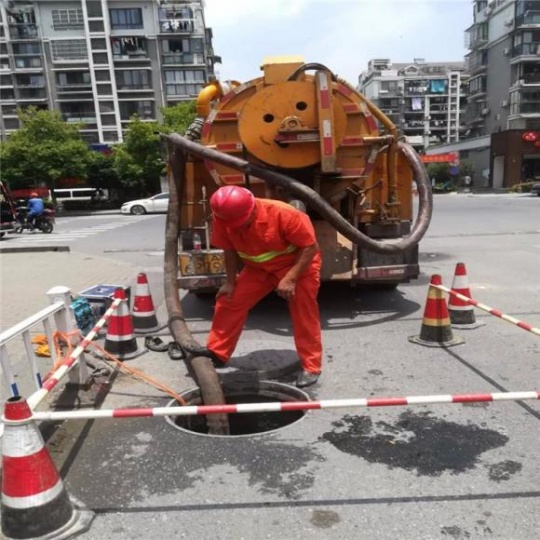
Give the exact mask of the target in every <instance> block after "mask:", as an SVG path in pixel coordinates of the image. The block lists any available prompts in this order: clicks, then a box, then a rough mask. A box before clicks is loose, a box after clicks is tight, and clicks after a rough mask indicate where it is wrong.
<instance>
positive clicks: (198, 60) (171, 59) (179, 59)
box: [162, 53, 204, 66]
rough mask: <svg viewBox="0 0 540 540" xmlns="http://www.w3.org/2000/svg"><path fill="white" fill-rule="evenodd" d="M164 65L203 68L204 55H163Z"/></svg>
mask: <svg viewBox="0 0 540 540" xmlns="http://www.w3.org/2000/svg"><path fill="white" fill-rule="evenodd" d="M162 61H163V64H164V65H169V66H170V65H179V66H186V65H191V66H204V55H203V54H200V53H163V55H162Z"/></svg>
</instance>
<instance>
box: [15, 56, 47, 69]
mask: <svg viewBox="0 0 540 540" xmlns="http://www.w3.org/2000/svg"><path fill="white" fill-rule="evenodd" d="M39 67H41V58H40V57H39V56H35V57H34V58H15V68H17V69H24V68H39Z"/></svg>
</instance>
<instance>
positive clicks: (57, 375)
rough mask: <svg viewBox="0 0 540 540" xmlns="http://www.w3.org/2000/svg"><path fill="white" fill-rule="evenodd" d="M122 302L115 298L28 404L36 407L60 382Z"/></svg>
mask: <svg viewBox="0 0 540 540" xmlns="http://www.w3.org/2000/svg"><path fill="white" fill-rule="evenodd" d="M120 302H122V299H120V298H117V299H115V300H114V301H113V302H112V304H111V306H110V307H109V309H108V310H107V311H106V312H105V313H104V314H103V315H102V317H101V319H99V321H98V322H97V323H96V325H95V326H94V328H92V330H90V332H88V334H87V335H86V336H85V337H84V339H83V340H82V341H81V342H80V343H79V345H77V347H76V348H75V350H74V351H73V352H72V353H71V354H70V355H69V356H68V357H67V358H65V359H64V360H63V361H62V363H61V364H60V366H59V367H58V369H56V370H55V371H54V372H52V373H48V374H47V375H46V376H45V382H44V383H43V386H42V387H41V388H40V389H39V390H37V391H36V392H34V393H33V394H32V395H31V396H30V397H29V398H28V400H27V401H28V405H29V407H30V408H31V409H32V410H33V409H35V408H36V407H37V406H38V405H39V404H40V403H41V401H42V400H43V398H44V397H45V396H46V395H47V394H48V393H49V392H50V391H51V390H52V389H53V388H54V387H55V386H56V385H57V384H58V383H59V382H60V380H61V379H62V377H64V376H65V375H66V374H67V372H68V371H69V370H70V369H71V368H72V367H73V366H74V365H75V363H76V362H77V361H78V359H79V356H80V355H81V354H82V353H83V352H84V350H85V349H86V347H88V345H89V344H90V342H91V341H92V340H93V339H94V338H95V337H96V336H97V335H98V333H99V331H100V330H101V329H102V328H103V326H104V325H105V323H106V322H107V321H108V320H109V318H110V317H111V315H112V314H113V313H114V311H115V310H116V308H117V307H118V306H119V305H120ZM51 346H52V345H51Z"/></svg>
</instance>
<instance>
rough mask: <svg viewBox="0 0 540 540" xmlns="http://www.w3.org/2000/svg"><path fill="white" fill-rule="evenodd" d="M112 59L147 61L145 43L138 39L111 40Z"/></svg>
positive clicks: (121, 38)
mask: <svg viewBox="0 0 540 540" xmlns="http://www.w3.org/2000/svg"><path fill="white" fill-rule="evenodd" d="M111 46H112V54H113V59H114V60H115V61H117V60H149V56H148V50H147V42H146V39H145V38H140V37H113V38H111Z"/></svg>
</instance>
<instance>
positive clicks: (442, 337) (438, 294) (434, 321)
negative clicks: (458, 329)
mask: <svg viewBox="0 0 540 540" xmlns="http://www.w3.org/2000/svg"><path fill="white" fill-rule="evenodd" d="M432 285H442V279H441V276H439V275H434V276H431V282H430V287H429V289H428V297H427V301H426V308H425V310H424V319H423V320H422V327H421V329H420V335H419V336H411V337H409V341H411V342H412V343H417V344H418V345H425V346H426V347H452V346H453V345H460V344H461V343H464V341H463V339H462V338H455V337H454V335H453V333H452V326H451V325H450V316H449V315H448V308H447V306H446V300H445V299H444V293H443V292H442V291H441V290H439V289H436V288H435V287H432Z"/></svg>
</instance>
